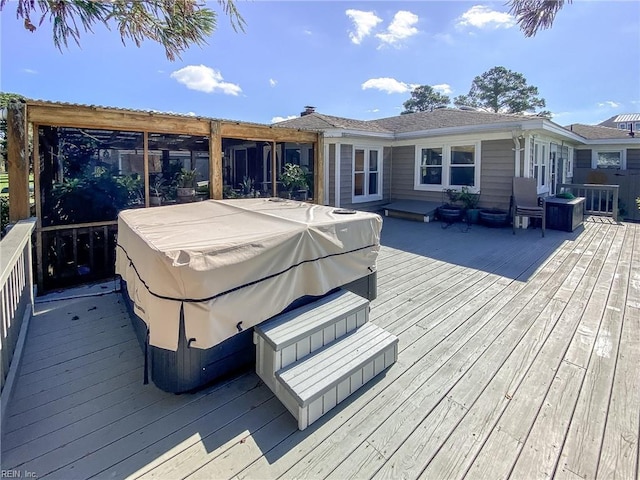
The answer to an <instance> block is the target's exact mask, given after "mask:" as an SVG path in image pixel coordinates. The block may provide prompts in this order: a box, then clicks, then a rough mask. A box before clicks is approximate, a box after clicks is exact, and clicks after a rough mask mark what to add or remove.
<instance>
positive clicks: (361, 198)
mask: <svg viewBox="0 0 640 480" xmlns="http://www.w3.org/2000/svg"><path fill="white" fill-rule="evenodd" d="M356 150H364V158H365V162H364V166H365V169H364V178H365V184H364V186H365V191H366V192H368V191H369V152H372V151H376V152H378V193H377V194H375V195H368V194H366V195H355V194H354V185H355V184H354V179H355V173H356ZM383 152H384V149H383V147H380V146H375V147H374V146H366V145H354V146H353V148H352V149H351V203H365V202H375V201H378V200H382V185H383V183H382V172H383V170H384V168H383V163H384V157H383Z"/></svg>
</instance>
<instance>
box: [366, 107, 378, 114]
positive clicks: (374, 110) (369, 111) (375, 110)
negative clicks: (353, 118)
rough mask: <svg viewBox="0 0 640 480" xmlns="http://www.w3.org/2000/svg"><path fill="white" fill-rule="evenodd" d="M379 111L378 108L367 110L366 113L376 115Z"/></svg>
mask: <svg viewBox="0 0 640 480" xmlns="http://www.w3.org/2000/svg"><path fill="white" fill-rule="evenodd" d="M379 111H380V109H379V108H372V109H371V110H367V113H378V112H379Z"/></svg>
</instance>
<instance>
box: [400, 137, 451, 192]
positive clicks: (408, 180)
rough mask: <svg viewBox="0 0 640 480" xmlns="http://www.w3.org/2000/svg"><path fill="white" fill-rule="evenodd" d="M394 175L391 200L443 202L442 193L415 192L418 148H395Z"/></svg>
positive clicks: (410, 146) (412, 146) (411, 146)
mask: <svg viewBox="0 0 640 480" xmlns="http://www.w3.org/2000/svg"><path fill="white" fill-rule="evenodd" d="M392 156H393V160H392V161H393V173H392V174H391V199H393V200H422V201H430V202H440V201H442V192H423V191H420V190H414V189H413V185H414V173H415V162H416V147H415V146H414V145H409V146H404V147H393V153H392Z"/></svg>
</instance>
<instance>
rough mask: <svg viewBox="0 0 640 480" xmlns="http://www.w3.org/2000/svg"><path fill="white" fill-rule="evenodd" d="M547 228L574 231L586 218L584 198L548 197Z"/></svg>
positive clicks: (546, 203)
mask: <svg viewBox="0 0 640 480" xmlns="http://www.w3.org/2000/svg"><path fill="white" fill-rule="evenodd" d="M545 205H546V209H547V210H546V216H547V228H551V229H554V230H564V231H565V232H573V231H574V230H575V229H576V228H578V227H579V226H580V225H582V221H583V218H584V198H583V197H578V198H574V199H571V200H570V199H567V198H555V197H552V198H548V199H547V200H546V202H545Z"/></svg>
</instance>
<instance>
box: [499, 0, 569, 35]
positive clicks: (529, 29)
mask: <svg viewBox="0 0 640 480" xmlns="http://www.w3.org/2000/svg"><path fill="white" fill-rule="evenodd" d="M571 1H572V0H510V1H509V2H507V5H509V6H510V9H509V13H511V14H512V15H513V16H514V17H516V22H518V25H520V30H522V31H523V32H524V35H525V37H533V36H535V34H536V33H538V31H539V30H544V29H547V28H551V26H552V25H553V21H554V20H555V18H556V14H557V13H558V12H559V11H560V10H561V9H562V7H564V5H565V3H571Z"/></svg>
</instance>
